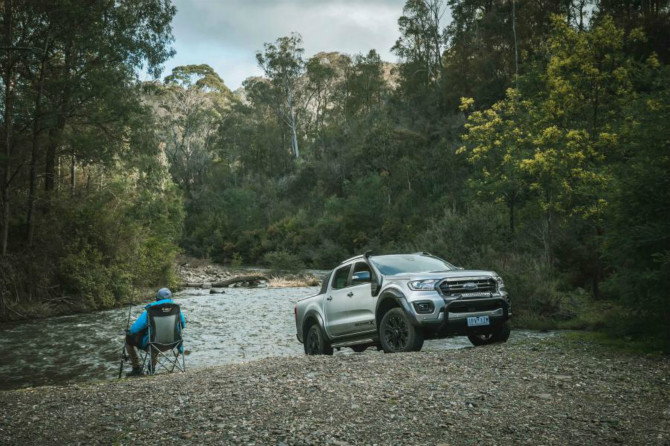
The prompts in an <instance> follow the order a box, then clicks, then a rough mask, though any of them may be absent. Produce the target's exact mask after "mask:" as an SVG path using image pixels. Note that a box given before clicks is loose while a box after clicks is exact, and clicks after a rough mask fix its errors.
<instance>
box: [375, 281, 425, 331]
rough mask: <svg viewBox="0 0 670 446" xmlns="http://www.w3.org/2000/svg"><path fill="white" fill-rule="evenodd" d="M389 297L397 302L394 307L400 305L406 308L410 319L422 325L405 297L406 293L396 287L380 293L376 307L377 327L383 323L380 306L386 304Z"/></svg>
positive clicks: (415, 323)
mask: <svg viewBox="0 0 670 446" xmlns="http://www.w3.org/2000/svg"><path fill="white" fill-rule="evenodd" d="M389 299H392V300H393V301H394V303H395V305H393V306H394V307H400V308H402V309H403V310H405V314H407V316H408V317H409V319H410V321H412V324H413V325H420V323H419V321H418V319H417V318H416V315H415V314H414V312H413V311H412V310H411V307H410V305H409V302H407V299H406V298H405V295H404V294H403V293H402V291H400V290H397V289H395V288H389V289H386V290H384V291H382V292H381V293H380V298H379V300H378V301H377V306H376V308H375V320H376V321H377V327H379V324H380V323H381V318H380V317H379V315H380V314H379V313H380V308H381V307H383V306H385V303H386V302H387V301H388V300H389Z"/></svg>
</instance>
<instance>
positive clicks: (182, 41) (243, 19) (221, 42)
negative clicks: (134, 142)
mask: <svg viewBox="0 0 670 446" xmlns="http://www.w3.org/2000/svg"><path fill="white" fill-rule="evenodd" d="M174 3H175V6H176V7H177V15H176V17H175V19H174V21H173V34H174V36H175V49H176V50H177V55H176V57H175V58H174V59H173V60H171V61H169V62H168V63H166V69H167V71H170V70H171V69H172V68H173V67H174V66H177V65H184V64H186V63H207V64H209V65H211V66H212V67H214V69H215V70H216V71H217V72H218V73H219V74H220V75H221V77H222V78H223V79H224V81H225V82H226V84H227V85H228V86H230V87H231V88H233V89H235V88H237V87H239V85H241V83H242V81H243V80H244V79H245V78H246V77H248V76H253V75H258V74H259V69H258V67H257V66H256V59H255V54H256V52H257V51H262V50H263V44H264V43H266V42H274V41H275V40H276V39H277V38H278V37H281V36H286V35H289V34H290V33H291V32H298V33H300V34H301V35H302V37H303V46H304V48H305V55H306V56H308V57H309V56H310V55H312V54H315V53H317V52H319V51H339V52H343V53H348V54H358V53H367V52H368V51H369V50H370V49H375V50H377V52H378V53H379V54H380V55H381V57H382V59H384V60H388V61H395V56H394V55H393V54H392V53H391V52H390V48H391V47H392V46H393V44H394V43H395V41H396V39H397V38H398V37H399V34H398V25H397V21H398V17H400V15H401V14H402V8H403V5H404V4H405V0H331V1H327V0H284V1H281V0H273V1H271V0H246V1H244V0H226V1H216V0H175V2H174Z"/></svg>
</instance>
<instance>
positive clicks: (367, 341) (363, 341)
mask: <svg viewBox="0 0 670 446" xmlns="http://www.w3.org/2000/svg"><path fill="white" fill-rule="evenodd" d="M376 343H377V341H375V340H374V339H372V338H367V339H357V340H355V341H344V342H336V343H333V344H331V345H330V346H331V347H333V348H339V347H351V346H353V345H364V344H368V345H372V344H376Z"/></svg>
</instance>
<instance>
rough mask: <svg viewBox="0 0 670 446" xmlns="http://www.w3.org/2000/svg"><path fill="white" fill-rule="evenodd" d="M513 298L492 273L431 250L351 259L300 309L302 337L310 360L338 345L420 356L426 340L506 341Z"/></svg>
mask: <svg viewBox="0 0 670 446" xmlns="http://www.w3.org/2000/svg"><path fill="white" fill-rule="evenodd" d="M511 315H512V311H511V304H510V299H509V296H508V294H507V291H506V290H505V285H504V283H503V280H502V279H501V278H500V276H498V275H497V274H496V273H495V272H492V271H473V270H464V269H462V268H458V267H455V266H454V265H452V264H450V263H449V262H446V261H445V260H442V259H440V258H438V257H435V256H432V255H430V254H428V253H416V254H394V255H379V256H377V255H371V254H370V253H366V254H365V255H362V256H357V257H353V258H351V259H348V260H345V261H344V262H342V263H341V264H340V265H338V266H337V267H336V268H335V269H334V270H333V271H332V272H331V273H330V274H328V276H327V277H326V278H325V279H324V281H323V285H322V287H321V291H320V292H319V294H317V295H315V296H310V297H307V298H304V299H301V300H300V301H298V302H297V304H296V306H295V323H296V330H297V337H298V340H299V341H300V342H302V343H303V344H304V346H305V353H306V354H308V355H317V354H326V355H329V354H332V353H333V348H339V347H350V348H352V349H353V350H354V351H363V350H365V349H366V348H368V347H371V346H375V347H377V348H379V349H383V350H384V351H385V352H388V353H392V352H406V351H419V350H421V347H423V341H424V339H430V338H446V337H450V336H467V337H468V338H469V339H470V342H472V343H473V344H474V345H484V344H491V343H494V342H505V341H507V338H508V337H509V334H510V328H509V324H508V320H509V318H510V317H511Z"/></svg>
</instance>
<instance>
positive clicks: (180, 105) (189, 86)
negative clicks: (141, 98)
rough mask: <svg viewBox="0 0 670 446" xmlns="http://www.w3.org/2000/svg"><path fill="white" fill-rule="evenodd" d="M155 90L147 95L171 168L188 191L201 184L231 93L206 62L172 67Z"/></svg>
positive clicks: (175, 176) (179, 182) (212, 157)
mask: <svg viewBox="0 0 670 446" xmlns="http://www.w3.org/2000/svg"><path fill="white" fill-rule="evenodd" d="M155 93H156V95H155V96H154V97H153V98H151V97H149V96H148V97H147V99H148V100H149V101H150V102H152V103H153V105H154V107H155V112H156V114H157V115H158V116H159V118H160V121H159V122H160V129H161V133H162V138H163V142H164V146H165V153H166V155H167V158H168V161H169V163H170V171H171V173H172V176H173V177H174V179H175V181H176V182H177V184H179V185H180V186H181V187H182V188H183V189H184V190H185V191H187V192H189V193H190V192H192V191H193V190H194V189H197V188H198V187H199V186H200V185H201V184H202V181H203V178H204V174H205V172H206V170H207V168H208V167H209V165H210V163H211V162H212V160H213V159H214V156H215V152H214V146H215V142H216V139H217V131H218V126H219V123H220V121H221V119H222V114H223V113H224V112H225V110H226V109H227V108H228V106H229V104H230V103H231V101H232V100H233V98H232V93H231V91H230V90H229V89H228V87H227V86H226V85H225V83H224V82H223V80H222V79H221V78H220V77H219V75H218V74H217V73H216V72H215V71H214V70H213V69H212V68H211V67H210V66H209V65H206V64H203V65H185V66H178V67H176V68H174V69H173V70H172V73H171V74H170V75H168V76H166V77H165V79H164V86H159V87H158V88H156V89H155Z"/></svg>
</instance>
